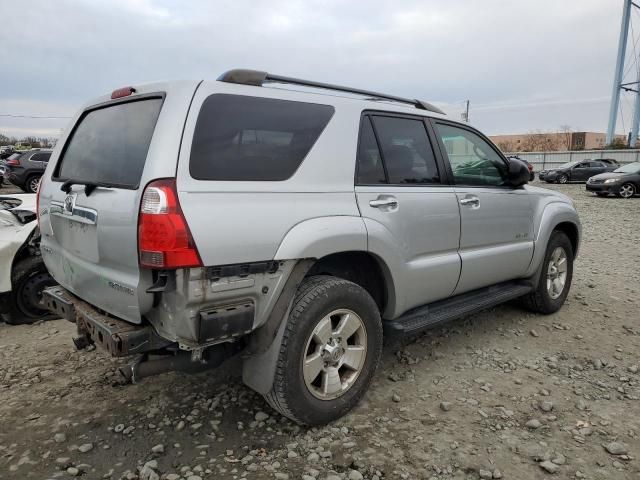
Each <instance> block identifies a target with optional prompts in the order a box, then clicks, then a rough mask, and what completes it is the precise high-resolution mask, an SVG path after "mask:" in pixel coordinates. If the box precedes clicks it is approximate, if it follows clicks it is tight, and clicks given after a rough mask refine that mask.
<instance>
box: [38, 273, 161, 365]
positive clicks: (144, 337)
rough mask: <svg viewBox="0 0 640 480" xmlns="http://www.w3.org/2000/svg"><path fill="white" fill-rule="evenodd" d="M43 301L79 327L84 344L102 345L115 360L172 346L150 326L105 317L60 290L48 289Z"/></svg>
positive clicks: (53, 310)
mask: <svg viewBox="0 0 640 480" xmlns="http://www.w3.org/2000/svg"><path fill="white" fill-rule="evenodd" d="M42 298H43V302H44V304H45V305H46V307H47V308H48V309H49V310H50V311H51V312H53V313H55V314H56V315H59V316H60V317H63V318H65V319H67V320H69V321H70V322H74V323H75V324H76V325H77V327H78V333H79V335H80V336H81V337H84V339H83V340H82V341H85V342H87V343H88V344H96V345H99V346H100V347H102V348H104V349H105V350H107V351H108V352H109V353H110V354H111V355H112V356H114V357H125V356H128V355H134V354H138V353H145V352H151V351H154V350H159V349H162V348H164V347H166V346H168V345H170V344H171V343H173V342H170V341H169V340H166V339H164V338H162V337H160V336H159V335H158V334H157V333H156V332H155V330H154V329H153V327H151V326H150V325H134V324H132V323H129V322H125V321H124V320H119V319H117V318H114V317H111V316H109V315H105V314H103V313H101V312H100V311H98V310H97V309H96V308H94V307H92V306H91V305H89V304H88V303H86V302H84V301H82V300H80V299H79V298H78V297H76V296H74V295H73V294H71V293H69V292H68V291H67V290H65V289H64V288H62V287H60V286H55V287H50V288H47V289H45V290H44V291H43V295H42ZM76 344H77V343H76Z"/></svg>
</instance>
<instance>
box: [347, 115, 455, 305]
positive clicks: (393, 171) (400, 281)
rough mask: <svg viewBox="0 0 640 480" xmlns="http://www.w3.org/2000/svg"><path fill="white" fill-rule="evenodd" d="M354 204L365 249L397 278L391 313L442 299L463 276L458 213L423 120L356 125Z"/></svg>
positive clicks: (385, 119)
mask: <svg viewBox="0 0 640 480" xmlns="http://www.w3.org/2000/svg"><path fill="white" fill-rule="evenodd" d="M357 159H358V162H357V175H356V197H357V200H358V207H359V209H360V212H361V214H362V217H363V219H364V221H365V225H366V227H367V231H368V243H369V250H370V251H372V252H373V253H374V254H376V255H379V256H380V257H382V258H384V259H385V261H386V262H387V264H389V267H390V268H391V269H392V271H393V272H392V273H394V274H396V275H395V278H396V279H397V281H396V283H397V284H396V285H395V290H396V296H397V298H396V303H397V311H396V312H387V314H388V315H390V316H391V315H394V314H400V313H402V312H404V311H406V310H408V309H410V308H412V307H415V306H418V305H422V304H425V303H429V302H431V301H434V300H440V299H443V298H446V297H448V296H449V295H451V293H452V292H453V290H454V288H455V286H456V283H457V281H458V277H459V275H460V257H459V255H458V252H457V250H458V245H459V236H460V214H459V210H458V204H457V200H456V195H455V192H454V190H453V187H452V186H451V185H449V184H448V183H447V177H446V174H445V173H444V171H443V168H442V165H441V164H438V161H437V157H436V156H435V154H434V150H433V147H432V143H431V141H430V138H429V135H428V125H427V124H426V123H425V121H424V119H423V118H421V117H413V116H400V115H393V114H387V113H377V112H372V113H370V114H366V115H364V116H363V117H362V120H361V129H360V144H359V147H358V153H357Z"/></svg>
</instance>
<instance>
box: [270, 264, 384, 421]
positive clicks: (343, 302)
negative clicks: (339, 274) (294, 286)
mask: <svg viewBox="0 0 640 480" xmlns="http://www.w3.org/2000/svg"><path fill="white" fill-rule="evenodd" d="M327 339H328V340H327ZM381 353H382V323H381V320H380V312H379V310H378V307H377V305H376V302H375V301H374V300H373V298H371V295H369V294H368V293H367V291H366V290H364V289H363V288H362V287H360V286H359V285H356V284H355V283H352V282H349V281H347V280H343V279H340V278H336V277H330V276H325V275H319V276H314V277H309V278H308V279H306V280H305V281H304V282H303V283H302V285H300V288H299V289H298V293H297V294H296V297H295V299H294V302H293V306H292V309H291V313H290V314H289V318H288V320H287V325H286V329H285V332H284V336H283V338H282V344H281V346H280V353H279V355H278V360H277V365H276V373H275V378H274V381H273V386H272V387H271V391H270V392H269V393H268V394H267V395H265V399H266V400H267V402H268V403H269V405H271V407H273V408H274V409H275V410H277V411H278V412H280V413H281V414H282V415H284V416H285V417H288V418H290V419H291V420H293V421H294V422H297V423H300V424H305V425H324V424H326V423H328V422H331V421H332V420H335V419H337V418H340V417H342V416H343V415H345V414H346V413H347V412H348V411H349V410H351V409H352V408H353V407H354V406H355V405H356V404H357V403H358V402H359V401H360V399H361V398H362V396H363V395H364V393H365V391H366V390H367V388H368V387H369V384H370V383H371V379H372V378H373V375H374V373H375V370H376V368H377V366H378V363H379V361H380V355H381Z"/></svg>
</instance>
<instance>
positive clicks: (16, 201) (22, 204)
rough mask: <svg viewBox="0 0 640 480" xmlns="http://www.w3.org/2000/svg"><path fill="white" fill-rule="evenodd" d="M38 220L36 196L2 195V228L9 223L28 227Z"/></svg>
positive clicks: (0, 215) (0, 204)
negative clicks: (27, 225)
mask: <svg viewBox="0 0 640 480" xmlns="http://www.w3.org/2000/svg"><path fill="white" fill-rule="evenodd" d="M35 220H36V195H35V194H33V193H25V194H20V195H0V227H3V226H9V225H8V222H10V223H12V224H15V223H16V221H17V222H18V223H17V224H18V225H26V224H28V223H31V222H33V221H35Z"/></svg>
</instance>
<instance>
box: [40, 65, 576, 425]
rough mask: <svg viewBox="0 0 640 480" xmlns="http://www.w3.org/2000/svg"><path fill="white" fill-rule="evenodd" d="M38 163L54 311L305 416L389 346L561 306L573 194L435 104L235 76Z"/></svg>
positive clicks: (151, 107)
mask: <svg viewBox="0 0 640 480" xmlns="http://www.w3.org/2000/svg"><path fill="white" fill-rule="evenodd" d="M72 125H73V126H72V128H70V129H69V130H68V131H67V132H66V133H65V134H64V136H63V137H62V138H61V139H60V141H59V142H58V144H57V146H56V149H55V151H54V153H53V156H52V158H51V161H50V162H49V166H48V167H47V170H46V172H45V175H44V176H43V177H42V183H41V187H40V192H39V208H38V214H39V221H40V229H41V231H42V244H41V248H42V256H43V258H44V261H45V263H46V265H47V268H48V269H49V271H50V272H51V274H52V275H53V277H54V278H55V280H56V281H57V282H59V284H60V287H52V288H50V289H49V290H47V291H46V293H45V301H46V303H47V305H48V307H49V308H50V309H51V310H52V311H54V312H56V313H58V314H59V315H62V316H64V317H65V318H67V319H68V320H70V321H73V322H75V323H76V324H77V327H78V336H77V337H76V338H75V339H74V341H75V343H76V346H77V347H78V348H84V347H86V346H88V345H90V344H98V345H99V346H101V347H103V348H105V349H106V350H108V351H109V352H110V353H111V354H112V355H114V356H127V355H132V354H138V357H137V358H136V360H135V361H134V362H133V363H132V364H131V365H129V366H127V367H125V368H123V369H122V373H123V374H124V375H125V376H126V377H127V378H128V379H130V380H132V381H136V380H139V379H141V378H143V377H145V376H149V375H152V374H155V373H160V372H164V371H168V370H181V371H198V370H202V369H205V368H211V367H214V366H217V365H219V364H220V363H221V362H222V361H223V360H224V359H226V358H228V357H229V356H232V355H238V354H240V355H241V357H242V360H243V379H244V382H245V383H246V384H247V385H248V386H250V387H251V388H253V389H254V390H256V391H258V392H260V393H261V394H263V395H264V396H265V398H266V399H267V401H268V402H269V403H270V404H271V406H272V407H273V408H275V409H276V410H278V411H279V412H280V413H282V414H283V415H285V416H287V417H289V418H291V419H293V420H295V421H297V422H300V423H304V424H309V425H315V424H323V423H326V422H329V421H331V420H333V419H335V418H338V417H340V416H341V415H344V414H345V413H346V412H348V411H349V409H351V408H352V407H353V406H354V405H355V404H356V403H357V402H358V400H359V399H360V398H361V397H362V395H363V394H364V392H365V391H366V389H367V387H368V385H369V383H370V381H371V379H372V376H373V374H374V372H375V369H376V366H377V364H378V361H379V359H380V354H381V350H382V344H383V338H397V337H402V336H407V335H414V334H417V333H419V332H422V331H424V330H425V329H427V328H429V327H432V326H433V325H436V324H439V323H441V322H444V321H447V320H451V319H454V318H458V317H461V316H463V315H468V314H470V313H473V312H476V311H478V310H480V309H484V308H487V307H490V306H493V305H496V304H499V303H502V302H505V301H508V300H512V299H516V298H518V299H521V301H522V303H523V304H524V305H525V306H527V307H528V308H530V309H532V310H534V311H537V312H541V313H546V314H548V313H552V312H555V311H557V310H558V309H559V308H560V307H561V306H562V304H563V302H564V300H565V298H566V296H567V293H568V291H569V287H570V284H571V276H572V265H573V260H574V258H575V255H576V253H577V251H578V244H579V239H580V222H579V219H578V215H577V213H576V211H575V209H574V207H573V205H572V203H571V201H570V200H569V199H568V198H567V197H566V196H564V195H561V194H559V193H554V192H551V191H548V190H544V189H540V188H535V187H531V186H527V185H526V183H527V180H528V179H529V171H528V169H527V167H526V165H524V164H523V163H521V162H519V161H518V160H507V159H506V158H505V157H504V156H503V155H502V154H501V153H500V151H499V150H498V149H497V148H496V147H495V146H494V145H493V144H492V143H491V142H490V141H489V140H488V139H487V138H486V137H485V136H484V135H482V134H481V133H480V132H478V131H477V130H475V129H473V128H471V127H470V126H469V125H466V124H460V123H457V122H454V121H451V120H449V119H447V118H446V117H445V116H444V115H443V114H442V112H440V111H439V110H438V109H437V108H435V107H433V106H431V105H430V104H428V103H425V102H422V101H418V100H411V99H406V98H400V97H395V96H390V95H386V94H381V93H376V92H369V91H365V90H359V89H351V88H347V87H341V86H337V85H328V84H322V83H317V82H311V81H307V80H300V79H294V78H288V77H282V76H278V75H272V74H268V73H265V72H257V71H251V70H233V71H229V72H227V73H225V74H223V75H222V76H221V77H220V78H218V80H217V81H202V82H171V83H161V84H152V85H144V86H135V87H126V88H123V89H119V90H116V91H114V92H113V93H112V94H111V95H110V96H105V97H102V98H99V99H97V100H96V101H94V102H92V103H90V104H89V105H88V106H87V107H86V108H84V109H83V110H82V111H81V112H79V113H78V114H77V116H76V118H75V120H74V121H73V123H72Z"/></svg>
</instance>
